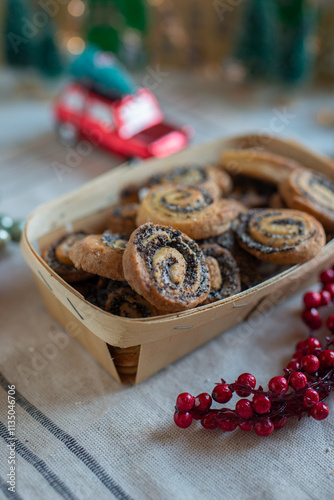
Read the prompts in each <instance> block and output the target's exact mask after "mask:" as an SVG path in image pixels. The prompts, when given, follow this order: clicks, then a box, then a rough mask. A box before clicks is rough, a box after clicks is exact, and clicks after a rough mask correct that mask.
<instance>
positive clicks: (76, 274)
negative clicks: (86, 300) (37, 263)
mask: <svg viewBox="0 0 334 500" xmlns="http://www.w3.org/2000/svg"><path fill="white" fill-rule="evenodd" d="M86 236H87V234H86V233H85V232H83V231H78V232H76V233H70V234H66V235H65V236H63V237H62V238H60V239H59V240H57V241H56V242H55V243H53V244H52V245H51V246H50V247H49V248H48V249H47V250H45V251H44V252H43V253H42V257H43V259H44V260H45V262H46V263H47V264H48V265H49V266H50V267H51V268H52V269H53V270H54V271H55V272H56V273H57V274H59V276H61V277H62V278H63V279H64V280H65V281H68V282H69V283H70V282H76V281H82V280H85V279H87V278H89V277H91V274H90V273H87V272H85V271H83V270H82V269H77V268H76V267H75V266H74V265H68V264H64V263H62V262H60V261H59V260H58V259H57V256H56V251H57V248H58V247H60V246H61V245H63V244H64V242H66V240H68V239H72V240H73V241H72V242H71V245H70V246H73V245H74V243H75V242H76V241H80V240H82V239H83V238H85V237H86Z"/></svg>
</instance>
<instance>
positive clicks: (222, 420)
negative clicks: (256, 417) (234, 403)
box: [217, 411, 237, 432]
mask: <svg viewBox="0 0 334 500" xmlns="http://www.w3.org/2000/svg"><path fill="white" fill-rule="evenodd" d="M217 422H218V425H219V427H220V428H221V429H222V430H223V431H226V432H232V431H234V429H236V428H237V424H236V422H235V413H234V412H233V411H225V412H224V413H223V414H222V415H219V418H218V419H217Z"/></svg>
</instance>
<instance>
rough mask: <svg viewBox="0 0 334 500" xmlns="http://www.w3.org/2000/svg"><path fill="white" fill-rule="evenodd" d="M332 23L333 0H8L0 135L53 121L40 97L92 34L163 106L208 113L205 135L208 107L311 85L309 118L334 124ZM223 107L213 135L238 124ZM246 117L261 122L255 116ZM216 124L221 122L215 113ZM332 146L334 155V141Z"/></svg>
mask: <svg viewBox="0 0 334 500" xmlns="http://www.w3.org/2000/svg"><path fill="white" fill-rule="evenodd" d="M333 28H334V2H333V1H332V0H209V1H204V0H3V1H2V2H1V5H0V31H1V36H0V71H1V75H0V115H1V122H0V123H1V136H2V137H1V139H0V144H1V145H3V144H4V143H6V142H8V141H9V142H11V141H12V140H13V137H12V132H15V134H14V135H15V141H17V140H18V134H19V133H23V136H24V130H23V129H26V126H27V124H28V123H29V129H30V130H29V131H27V130H25V132H26V134H28V135H29V134H30V135H32V134H33V130H32V129H33V126H32V125H33V124H32V122H34V123H35V124H36V127H37V128H38V123H37V122H38V116H39V115H40V120H41V122H40V126H41V128H42V129H43V130H44V131H45V127H46V126H51V124H50V123H49V121H48V120H50V116H49V117H48V118H47V117H46V115H45V113H44V112H43V111H45V107H44V106H43V105H42V103H41V102H42V101H44V103H47V102H51V101H52V99H53V98H54V96H55V95H57V92H58V91H59V89H60V88H61V87H62V85H63V84H64V81H65V80H66V78H67V74H68V67H69V65H70V63H71V60H73V58H75V57H76V56H78V55H79V54H80V53H82V52H83V51H84V49H85V47H87V46H88V44H89V43H94V44H96V45H97V46H98V47H100V48H101V49H103V50H108V51H112V52H113V53H115V54H116V55H117V57H118V58H119V59H120V61H121V62H122V63H123V64H124V65H125V66H126V67H127V69H128V70H129V71H130V72H131V74H132V75H133V76H134V78H135V79H136V80H137V81H138V83H143V82H145V83H146V86H149V87H150V88H151V90H152V91H153V92H154V93H156V95H157V97H158V98H159V97H160V98H161V101H162V102H161V106H162V107H165V108H167V110H169V111H171V110H173V108H174V107H176V108H177V109H178V111H181V113H180V116H177V118H178V119H181V121H182V122H189V121H191V120H192V118H191V117H192V113H195V114H196V115H197V114H198V112H199V113H202V120H203V125H204V127H202V128H203V129H205V130H206V135H207V133H208V126H209V122H210V111H214V110H217V108H216V106H218V109H220V105H223V103H224V102H225V103H228V104H229V105H231V104H232V103H234V104H235V106H236V107H237V108H238V112H239V111H240V107H241V108H242V109H241V111H243V110H245V111H247V110H249V109H253V106H254V104H255V103H257V104H258V107H259V109H260V108H261V106H263V105H269V106H274V107H275V106H276V105H281V106H283V105H291V103H292V102H293V101H294V100H295V99H297V100H298V98H300V96H302V95H306V94H307V95H309V94H310V93H311V94H312V95H317V99H315V101H314V106H313V107H312V106H311V107H312V109H311V110H310V112H311V113H312V118H313V119H314V120H315V122H316V123H318V124H319V125H320V126H324V127H329V126H332V125H333V124H334V104H333V102H332V99H331V91H332V87H333V85H334V29H333ZM145 77H146V78H145ZM319 94H322V95H323V96H324V97H325V99H324V100H322V98H321V95H320V96H319ZM24 99H27V100H28V101H29V102H28V103H27V102H26V103H25V102H24ZM198 99H199V100H200V101H201V103H200V109H198V108H197V105H195V103H197V100H198ZM213 99H215V101H214V104H212V100H213ZM9 100H12V101H15V102H16V105H15V111H16V112H18V113H19V111H20V109H18V108H19V107H20V105H21V113H22V115H21V118H20V115H19V114H16V113H15V122H16V124H14V123H12V118H11V116H12V111H13V109H14V108H12V109H10V110H9V111H8V101H9ZM33 101H36V106H34V110H35V111H34V112H33V113H32V111H31V106H33ZM180 104H181V109H180ZM206 104H207V106H208V108H206V107H205V106H206ZM27 106H28V108H27ZM332 107H333V108H332ZM189 108H192V112H191V113H190V115H189ZM212 108H214V109H212ZM28 109H29V111H28ZM220 111H223V113H222V114H221V116H220V123H219V130H218V131H214V132H213V131H212V130H209V135H212V132H213V134H214V135H221V133H225V132H228V128H229V126H230V127H231V125H233V119H234V114H233V110H232V111H231V110H230V109H229V106H228V108H227V109H225V108H224V106H223V108H222V109H220ZM182 112H184V115H183V114H182ZM8 113H9V116H8ZM27 114H28V116H29V118H28V117H27ZM178 114H179V113H178ZM237 114H238V113H237ZM244 117H247V119H248V113H247V112H246V114H245V115H244ZM182 118H183V120H182ZM45 120H46V122H45ZM242 121H243V124H242V129H244V128H245V123H244V120H242ZM6 123H7V124H8V125H7V126H6ZM247 125H248V129H256V128H258V126H259V124H258V120H257V118H256V117H254V124H252V123H247ZM264 125H266V124H264ZM198 126H199V127H200V128H201V124H198ZM13 127H14V128H15V130H13ZM212 127H213V128H215V127H217V123H216V120H215V119H214V120H213V123H212ZM195 129H196V126H195ZM242 131H243V130H240V132H242ZM235 132H238V130H236V129H235V127H233V126H232V128H231V133H235ZM301 135H302V136H303V135H304V134H301ZM23 136H22V137H23ZM203 139H205V137H203ZM195 140H196V139H195ZM327 148H328V150H327V151H326V152H327V153H328V154H334V146H333V144H330V145H328V146H327ZM332 148H333V150H332Z"/></svg>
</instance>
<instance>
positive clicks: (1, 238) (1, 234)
mask: <svg viewBox="0 0 334 500" xmlns="http://www.w3.org/2000/svg"><path fill="white" fill-rule="evenodd" d="M10 239H11V238H10V234H9V232H8V231H6V230H5V229H0V250H4V249H5V248H6V246H7V245H8V243H9V242H10Z"/></svg>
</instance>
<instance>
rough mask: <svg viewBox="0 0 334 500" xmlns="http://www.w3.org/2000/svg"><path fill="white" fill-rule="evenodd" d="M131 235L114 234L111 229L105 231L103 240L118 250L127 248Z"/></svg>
mask: <svg viewBox="0 0 334 500" xmlns="http://www.w3.org/2000/svg"><path fill="white" fill-rule="evenodd" d="M128 240H129V237H128V236H127V235H126V234H112V233H111V231H104V233H103V235H102V237H101V241H102V242H103V243H105V244H106V245H107V246H108V247H111V248H116V249H118V250H125V248H126V244H127V242H128Z"/></svg>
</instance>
